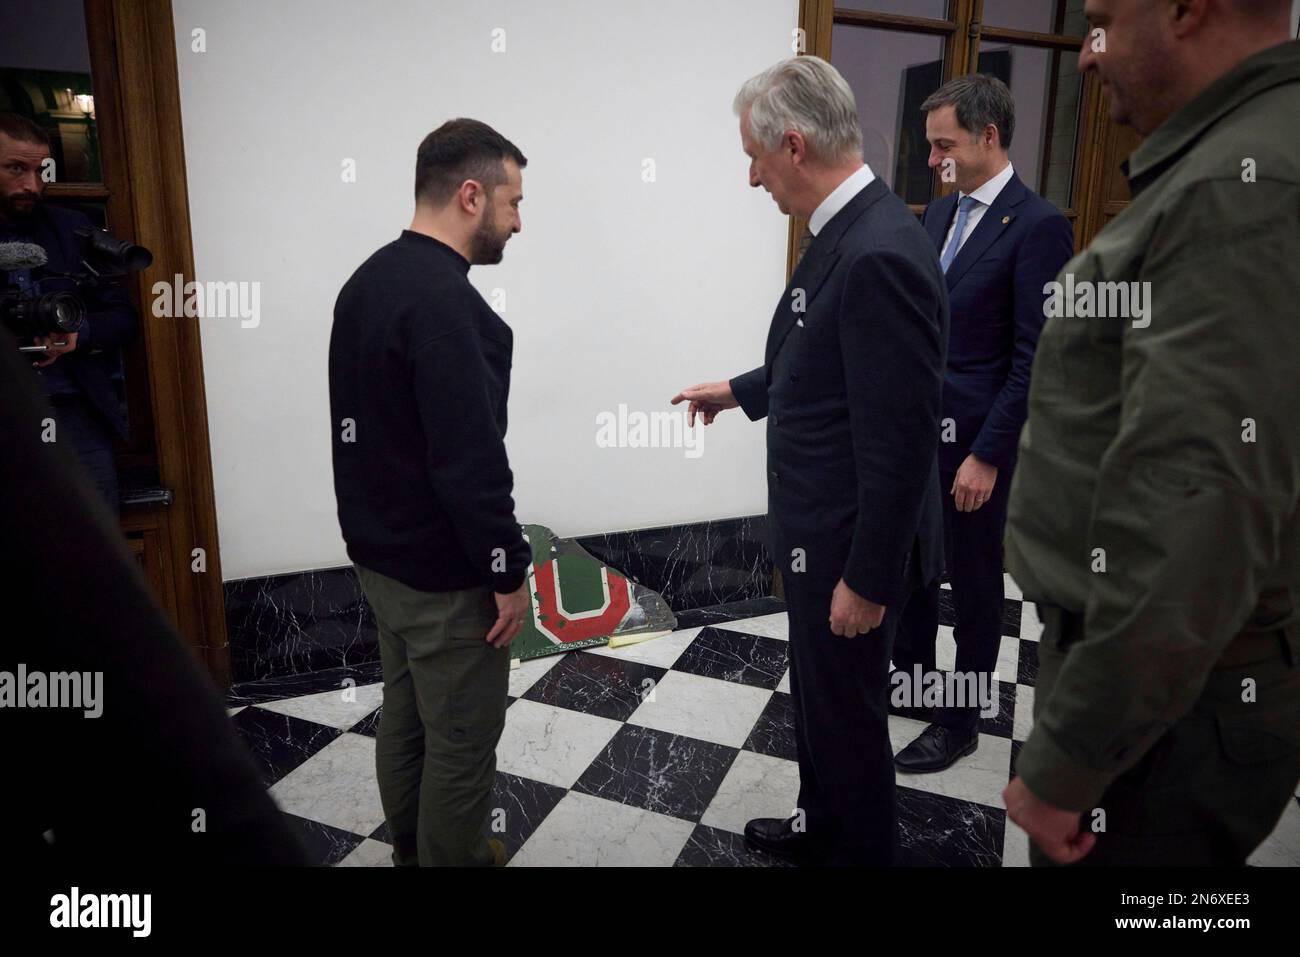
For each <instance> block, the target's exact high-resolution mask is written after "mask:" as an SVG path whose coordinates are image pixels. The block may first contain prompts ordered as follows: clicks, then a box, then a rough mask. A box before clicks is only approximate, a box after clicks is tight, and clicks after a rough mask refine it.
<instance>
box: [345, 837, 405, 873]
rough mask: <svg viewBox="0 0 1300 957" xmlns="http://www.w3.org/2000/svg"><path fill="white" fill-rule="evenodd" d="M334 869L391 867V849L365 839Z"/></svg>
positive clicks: (383, 844) (390, 846) (388, 845)
mask: <svg viewBox="0 0 1300 957" xmlns="http://www.w3.org/2000/svg"><path fill="white" fill-rule="evenodd" d="M334 866H335V867H392V866H393V848H392V845H390V844H385V843H383V842H382V841H372V840H371V839H370V838H366V839H365V840H364V841H362V842H361V843H360V844H358V845H357V846H356V847H354V848H353V849H352V852H351V853H350V854H348V856H347V857H345V858H343V860H341V861H339V862H338V863H337V864H335V865H334Z"/></svg>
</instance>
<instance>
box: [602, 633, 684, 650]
mask: <svg viewBox="0 0 1300 957" xmlns="http://www.w3.org/2000/svg"><path fill="white" fill-rule="evenodd" d="M671 634H672V632H671V631H645V632H642V633H641V634H639V635H614V636H613V637H612V638H610V639H609V644H608V645H606V646H605V647H606V648H622V647H623V646H624V645H636V644H640V643H641V642H643V641H649V640H650V639H651V638H662V637H663V636H664V635H671Z"/></svg>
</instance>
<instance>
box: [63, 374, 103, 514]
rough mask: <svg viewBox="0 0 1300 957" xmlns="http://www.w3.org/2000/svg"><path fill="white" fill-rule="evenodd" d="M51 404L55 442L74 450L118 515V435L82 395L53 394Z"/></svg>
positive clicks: (92, 480)
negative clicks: (116, 440) (115, 457)
mask: <svg viewBox="0 0 1300 957" xmlns="http://www.w3.org/2000/svg"><path fill="white" fill-rule="evenodd" d="M49 403H50V408H51V410H52V411H53V414H54V423H55V431H54V439H55V442H57V443H59V444H61V445H64V446H66V447H67V448H68V449H69V450H70V451H71V452H72V453H73V455H74V456H75V457H76V458H77V460H78V461H79V462H80V463H81V467H82V469H83V471H84V472H85V474H86V476H87V477H88V478H89V479H90V482H91V485H92V486H93V487H94V489H95V490H96V491H97V492H98V493H99V497H100V499H101V500H102V501H103V502H104V503H105V504H107V505H108V507H109V509H110V510H111V511H112V513H113V514H114V515H116V514H118V512H119V511H120V504H119V502H118V488H117V465H116V463H115V461H114V456H113V442H114V439H115V438H116V435H115V433H114V432H113V430H112V428H110V427H109V425H108V423H106V422H105V421H104V420H103V418H101V417H100V415H99V413H97V412H96V411H95V409H94V407H93V406H91V404H90V403H89V402H87V401H86V400H85V399H83V398H82V397H81V396H80V395H52V396H49Z"/></svg>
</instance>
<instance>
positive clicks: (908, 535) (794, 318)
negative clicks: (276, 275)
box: [731, 179, 948, 605]
mask: <svg viewBox="0 0 1300 957" xmlns="http://www.w3.org/2000/svg"><path fill="white" fill-rule="evenodd" d="M800 291H802V293H803V297H802V305H803V307H804V310H805V311H804V312H802V313H800V312H799V311H798V309H799V307H800V305H801V302H800V296H799V295H798V293H799V292H800ZM947 338H948V296H947V293H946V292H945V290H944V284H943V273H942V272H941V271H940V269H939V260H938V257H937V256H936V255H935V252H934V248H933V246H932V245H931V243H930V241H929V240H928V238H927V237H926V235H925V231H924V230H923V229H922V228H921V226H920V224H919V223H918V222H917V220H916V217H915V216H914V215H912V213H911V212H909V211H908V209H907V206H906V205H905V204H904V203H903V202H902V200H900V199H899V198H898V197H897V196H895V195H894V194H893V192H891V191H890V189H889V188H888V187H887V186H886V185H885V184H884V183H883V182H882V181H881V180H879V179H875V180H873V181H872V182H871V183H870V184H869V185H867V186H866V187H865V188H864V189H862V190H861V191H860V192H859V193H858V194H857V195H856V196H855V197H854V198H853V199H852V200H850V201H849V203H848V205H846V206H845V207H844V208H843V209H841V210H840V211H839V212H838V213H836V214H835V216H834V217H832V219H831V220H830V222H829V223H827V224H826V226H825V228H823V229H822V231H821V232H820V233H819V234H818V235H817V236H816V237H815V238H814V239H813V241H812V244H811V245H810V246H809V247H808V250H807V252H806V253H805V254H804V257H803V260H802V261H801V262H800V263H799V267H798V268H797V269H796V270H795V273H794V276H793V277H791V280H790V285H789V287H788V288H787V289H786V293H785V295H784V296H783V297H782V299H781V302H780V304H779V305H778V306H777V309H776V314H775V315H774V316H773V317H772V327H771V330H770V332H769V334H768V339H767V354H766V358H765V360H764V363H763V365H762V366H761V367H760V368H757V369H754V370H753V371H752V372H747V373H745V374H744V375H741V376H737V377H736V378H735V379H732V380H731V388H732V392H733V394H734V395H735V397H736V399H737V400H738V401H739V402H740V405H741V407H742V408H743V409H744V410H745V414H746V415H748V416H749V417H750V418H751V419H759V418H761V417H763V416H767V459H768V522H769V523H770V526H771V530H770V537H771V541H772V547H773V550H774V556H773V557H774V559H775V561H776V563H777V566H778V567H779V568H781V569H782V573H783V574H784V575H786V577H787V580H788V581H794V580H797V579H798V573H797V572H795V573H792V570H791V564H792V552H793V551H794V549H803V552H804V554H805V556H806V561H807V572H808V575H807V579H808V580H814V581H817V582H819V583H821V582H826V581H830V582H833V581H835V580H838V578H839V577H841V576H842V577H843V578H844V581H845V583H846V584H847V585H848V586H849V587H850V588H852V589H853V590H854V591H855V592H857V593H858V594H859V595H862V596H863V597H865V598H868V599H870V600H871V601H874V602H877V603H878V604H883V605H894V604H897V603H898V602H899V601H900V599H902V598H903V596H904V595H905V594H906V592H907V586H906V584H905V583H906V582H907V580H908V579H909V569H908V568H907V565H908V563H909V561H911V560H912V559H913V557H915V558H917V559H918V560H919V562H920V570H921V580H923V581H927V582H928V581H931V580H933V579H934V578H935V577H936V576H937V575H938V574H939V572H940V570H941V568H942V566H943V515H942V509H941V502H940V499H939V476H938V468H937V464H936V457H935V449H936V446H937V444H938V440H939V408H940V393H941V391H942V384H943V365H944V351H945V348H946V344H947ZM792 574H793V575H794V577H793V578H792Z"/></svg>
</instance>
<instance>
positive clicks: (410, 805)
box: [357, 565, 510, 867]
mask: <svg viewBox="0 0 1300 957" xmlns="http://www.w3.org/2000/svg"><path fill="white" fill-rule="evenodd" d="M357 577H358V578H359V579H360V581H361V587H362V589H363V590H364V591H365V594H366V598H367V599H368V600H369V602H370V607H371V608H372V609H373V610H374V613H375V621H376V623H377V624H378V626H379V650H380V657H381V659H382V662H383V672H384V710H383V714H382V715H381V717H380V719H379V733H378V738H377V741H376V748H375V767H376V771H377V773H378V777H379V795H380V799H381V801H382V802H383V806H384V817H385V819H386V820H387V821H388V829H389V831H390V832H391V834H392V839H393V863H394V864H395V865H397V866H398V867H411V866H416V865H419V866H421V867H431V866H438V865H490V864H492V862H493V857H494V854H493V851H492V849H491V847H489V845H488V843H487V839H486V834H485V824H486V821H487V816H488V813H489V810H490V808H489V805H490V803H491V796H492V783H493V780H494V779H495V777H496V746H497V741H498V740H499V739H500V737H501V731H502V729H503V728H504V727H505V715H506V690H507V687H508V685H509V678H510V648H509V647H505V648H493V647H492V646H491V645H489V644H488V643H487V642H486V641H484V638H486V637H487V633H488V632H489V631H490V630H491V628H492V624H493V622H494V621H495V620H496V616H497V610H496V602H495V601H494V600H493V598H492V591H491V589H490V588H488V587H487V586H483V587H480V588H472V589H468V590H466V591H450V592H424V591H417V590H416V589H414V588H410V587H408V586H406V585H404V584H402V583H401V582H399V581H395V580H394V579H392V578H388V577H386V576H384V575H381V574H379V573H378V572H374V571H371V570H370V569H367V568H362V567H361V566H359V565H358V566H357Z"/></svg>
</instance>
